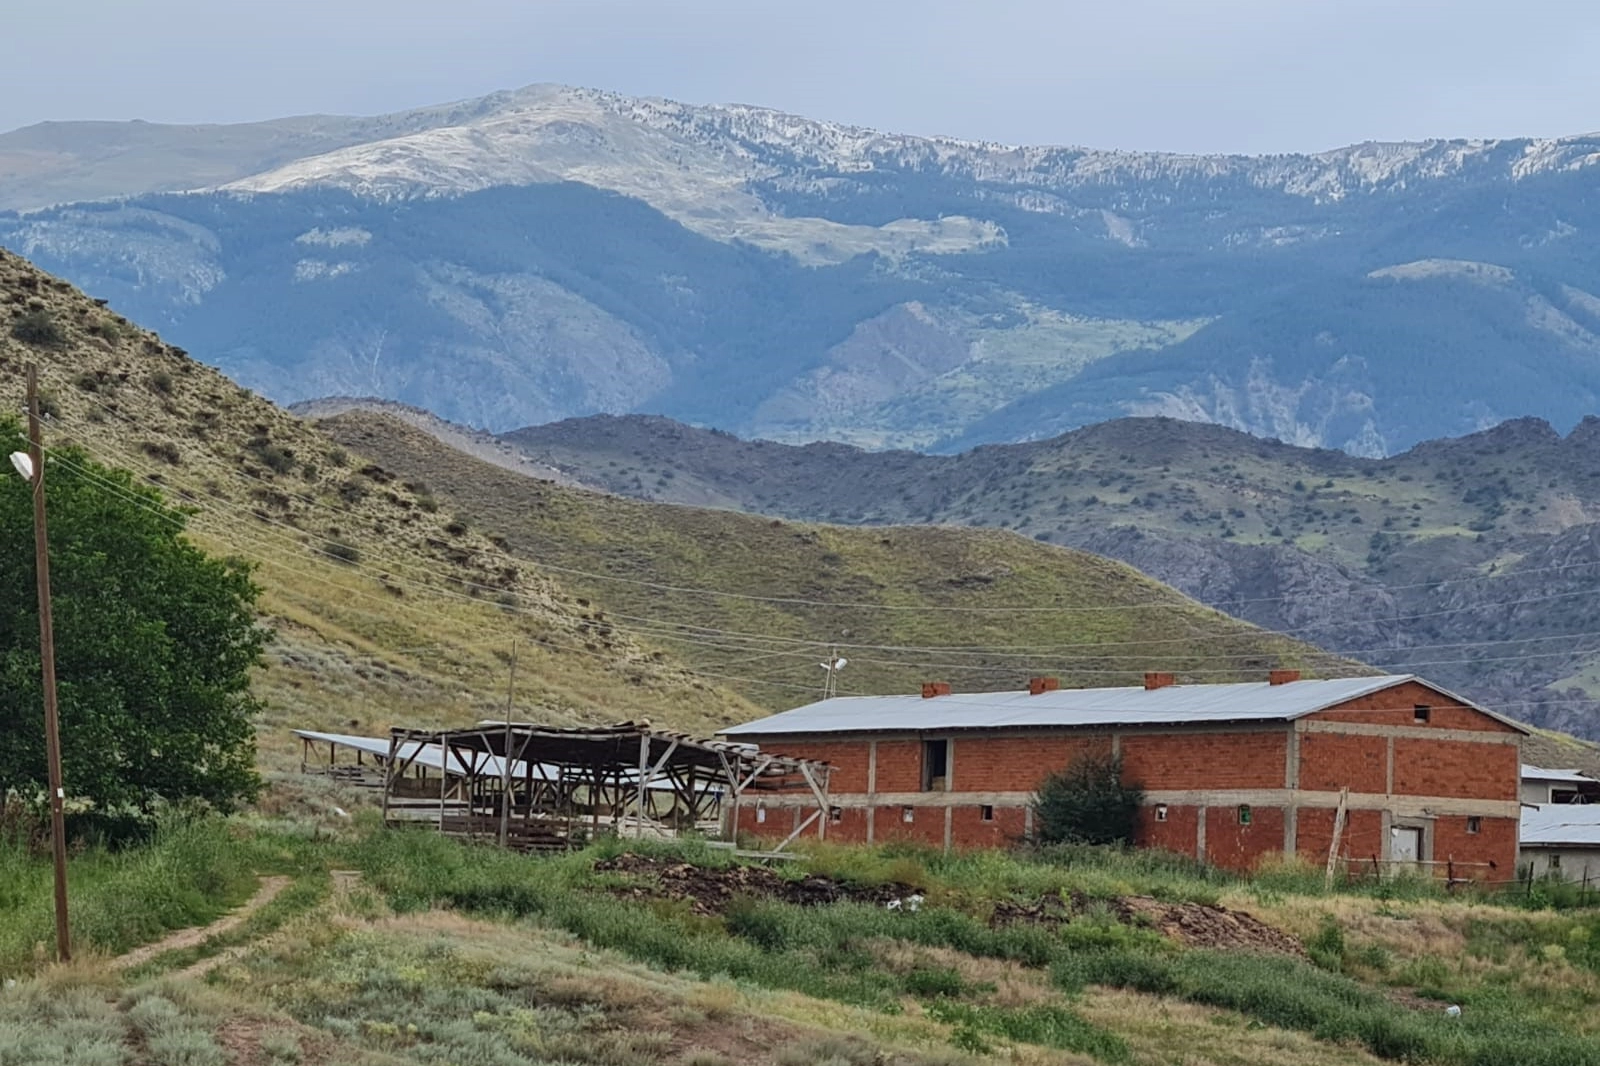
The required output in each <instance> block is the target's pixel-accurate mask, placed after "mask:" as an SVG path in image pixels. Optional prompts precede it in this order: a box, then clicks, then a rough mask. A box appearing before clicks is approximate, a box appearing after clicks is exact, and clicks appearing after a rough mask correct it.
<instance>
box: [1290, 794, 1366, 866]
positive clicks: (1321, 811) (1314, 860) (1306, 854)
mask: <svg viewBox="0 0 1600 1066" xmlns="http://www.w3.org/2000/svg"><path fill="white" fill-rule="evenodd" d="M1333 817H1334V811H1333V808H1331V807H1301V808H1300V817H1299V819H1298V820H1297V821H1296V822H1295V850H1296V851H1297V852H1298V853H1299V854H1300V856H1301V857H1302V858H1304V859H1305V860H1306V861H1307V862H1309V863H1310V864H1311V865H1312V866H1315V867H1319V868H1320V867H1322V866H1324V865H1326V863H1327V861H1328V844H1329V842H1330V841H1331V840H1332V839H1333ZM1339 854H1340V855H1348V856H1350V858H1351V860H1352V861H1354V860H1364V859H1368V858H1371V857H1372V856H1374V855H1376V856H1377V857H1378V858H1380V859H1381V858H1383V856H1384V855H1385V851H1384V839H1383V812H1382V811H1346V812H1345V821H1344V833H1343V834H1341V836H1340V838H1339Z"/></svg>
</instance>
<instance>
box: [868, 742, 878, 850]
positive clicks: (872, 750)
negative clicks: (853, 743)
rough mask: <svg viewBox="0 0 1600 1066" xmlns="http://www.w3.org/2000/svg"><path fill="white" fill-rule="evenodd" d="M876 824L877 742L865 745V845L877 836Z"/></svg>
mask: <svg viewBox="0 0 1600 1066" xmlns="http://www.w3.org/2000/svg"><path fill="white" fill-rule="evenodd" d="M877 822H878V742H877V741H876V740H874V741H871V742H870V743H868V744H867V843H868V844H871V843H872V842H873V840H874V839H876V836H877V832H876V830H877Z"/></svg>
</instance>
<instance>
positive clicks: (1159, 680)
mask: <svg viewBox="0 0 1600 1066" xmlns="http://www.w3.org/2000/svg"><path fill="white" fill-rule="evenodd" d="M1177 683H1178V679H1177V678H1176V677H1174V676H1173V675H1171V674H1155V673H1147V674H1145V675H1144V687H1145V690H1146V691H1148V692H1154V691H1155V690H1156V689H1158V688H1166V687H1167V686H1168V685H1176V684H1177Z"/></svg>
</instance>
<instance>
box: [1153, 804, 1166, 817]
mask: <svg viewBox="0 0 1600 1066" xmlns="http://www.w3.org/2000/svg"><path fill="white" fill-rule="evenodd" d="M1166 820H1167V805H1166V804H1165V803H1158V804H1156V821H1158V822H1164V821H1166Z"/></svg>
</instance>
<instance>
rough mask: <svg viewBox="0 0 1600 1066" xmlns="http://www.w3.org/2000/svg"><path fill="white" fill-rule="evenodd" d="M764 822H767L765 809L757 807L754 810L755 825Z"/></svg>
mask: <svg viewBox="0 0 1600 1066" xmlns="http://www.w3.org/2000/svg"><path fill="white" fill-rule="evenodd" d="M766 820H767V809H766V808H765V807H757V808H756V824H757V825H759V824H761V823H762V822H765V821H766Z"/></svg>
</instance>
